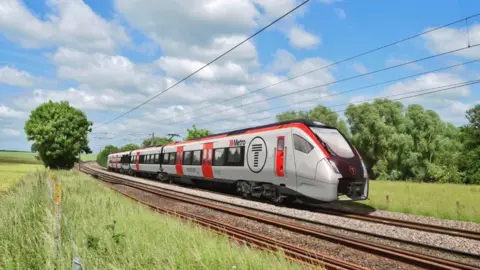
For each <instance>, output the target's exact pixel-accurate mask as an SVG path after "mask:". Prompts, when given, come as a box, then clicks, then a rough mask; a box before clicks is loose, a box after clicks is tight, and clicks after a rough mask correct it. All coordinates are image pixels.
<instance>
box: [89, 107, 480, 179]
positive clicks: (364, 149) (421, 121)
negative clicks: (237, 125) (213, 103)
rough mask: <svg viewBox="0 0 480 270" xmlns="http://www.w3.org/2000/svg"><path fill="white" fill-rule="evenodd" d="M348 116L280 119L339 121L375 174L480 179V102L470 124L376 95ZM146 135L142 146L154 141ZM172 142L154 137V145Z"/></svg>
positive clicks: (322, 112)
mask: <svg viewBox="0 0 480 270" xmlns="http://www.w3.org/2000/svg"><path fill="white" fill-rule="evenodd" d="M344 116H345V119H346V120H343V119H342V118H340V116H339V114H338V113H336V112H335V111H332V110H331V109H329V108H327V107H324V106H321V105H320V106H317V107H315V108H313V109H312V110H310V111H286V112H283V113H280V114H278V115H277V116H276V119H277V121H285V120H293V119H299V118H304V119H310V120H314V121H320V122H323V123H325V124H328V125H332V126H335V127H336V128H338V129H339V130H340V131H341V132H342V133H344V134H345V136H347V137H348V138H349V139H350V140H351V141H352V143H353V144H354V145H355V147H356V148H357V150H358V151H359V152H360V154H361V155H362V157H363V159H364V161H365V163H366V166H367V169H368V172H369V176H370V177H371V178H372V179H384V180H402V181H418V182H441V183H464V184H480V105H477V106H476V107H475V108H472V109H470V110H468V111H467V112H466V115H465V116H466V118H467V120H468V124H466V125H464V126H461V127H456V126H454V125H453V124H451V123H449V122H445V121H443V120H442V119H441V118H440V116H439V115H438V113H436V112H435V111H433V110H425V109H424V108H423V107H422V106H421V105H417V104H415V105H410V106H408V107H405V106H404V105H403V104H402V103H400V102H394V101H391V100H387V99H377V100H375V101H374V102H372V103H363V104H361V105H349V106H348V107H347V109H346V110H345V113H344ZM187 132H188V136H187V137H186V138H185V139H187V140H188V139H192V138H196V137H201V136H206V135H209V134H210V132H209V131H208V130H205V129H203V130H198V129H196V128H195V126H193V129H188V130H187ZM151 140H152V139H147V140H144V141H143V143H142V145H141V147H148V146H151V145H152V141H151ZM168 142H170V141H169V140H168V138H164V137H155V138H154V142H153V145H163V144H166V143H168ZM139 147H140V146H136V145H132V144H128V145H125V146H123V147H120V148H117V147H115V146H112V145H110V146H107V147H106V148H105V149H103V150H102V152H101V153H100V154H99V155H98V158H97V162H98V163H99V164H101V165H103V166H105V165H106V158H107V156H108V154H110V153H112V152H117V151H126V150H133V149H137V148H139Z"/></svg>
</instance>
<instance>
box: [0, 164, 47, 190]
mask: <svg viewBox="0 0 480 270" xmlns="http://www.w3.org/2000/svg"><path fill="white" fill-rule="evenodd" d="M42 167H43V166H42V165H35V164H13V163H0V194H1V193H4V192H6V191H8V190H9V189H10V188H12V187H13V186H15V185H16V184H17V183H18V181H19V180H20V179H21V178H22V176H23V175H25V174H26V173H28V172H31V171H35V170H36V169H37V168H42Z"/></svg>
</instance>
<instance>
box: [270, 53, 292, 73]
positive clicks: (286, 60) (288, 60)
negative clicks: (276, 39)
mask: <svg viewBox="0 0 480 270" xmlns="http://www.w3.org/2000/svg"><path fill="white" fill-rule="evenodd" d="M295 62H296V59H295V56H294V55H293V54H291V53H290V52H288V51H286V50H283V49H278V50H277V51H276V53H275V60H274V62H273V64H272V67H271V69H272V71H273V72H279V71H284V70H289V69H290V68H291V67H292V66H293V65H294V64H295Z"/></svg>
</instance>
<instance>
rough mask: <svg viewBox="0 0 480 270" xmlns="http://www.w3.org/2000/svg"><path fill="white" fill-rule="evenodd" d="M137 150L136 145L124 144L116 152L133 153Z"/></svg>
mask: <svg viewBox="0 0 480 270" xmlns="http://www.w3.org/2000/svg"><path fill="white" fill-rule="evenodd" d="M138 148H140V147H139V146H138V145H136V144H134V143H129V144H125V145H124V146H122V147H120V149H119V150H118V151H119V152H123V151H133V150H136V149H138Z"/></svg>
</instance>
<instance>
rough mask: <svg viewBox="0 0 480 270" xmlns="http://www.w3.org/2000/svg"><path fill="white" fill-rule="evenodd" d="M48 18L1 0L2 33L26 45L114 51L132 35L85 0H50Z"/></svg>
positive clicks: (20, 4)
mask: <svg viewBox="0 0 480 270" xmlns="http://www.w3.org/2000/svg"><path fill="white" fill-rule="evenodd" d="M47 6H48V7H49V9H50V10H51V13H49V14H47V15H46V16H45V17H46V18H47V20H41V19H39V18H37V16H36V15H34V14H33V13H32V12H30V10H28V9H27V7H26V6H25V5H24V4H23V3H21V2H20V1H16V0H4V1H2V2H0V32H4V33H5V35H6V37H7V38H8V39H10V40H13V41H16V42H19V43H21V44H22V46H24V47H26V48H40V47H45V46H52V45H61V46H68V47H72V48H76V49H79V50H88V51H107V52H112V51H114V50H115V48H116V47H117V45H118V44H128V43H129V42H130V38H129V37H128V35H127V34H126V32H125V30H124V29H123V27H121V26H119V25H118V24H116V23H115V22H113V21H106V20H105V19H103V18H102V17H100V16H98V15H97V14H96V13H95V12H94V11H93V10H92V9H91V8H90V7H89V6H88V5H86V4H85V3H84V2H83V1H81V0H71V1H62V0H48V1H47Z"/></svg>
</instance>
